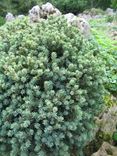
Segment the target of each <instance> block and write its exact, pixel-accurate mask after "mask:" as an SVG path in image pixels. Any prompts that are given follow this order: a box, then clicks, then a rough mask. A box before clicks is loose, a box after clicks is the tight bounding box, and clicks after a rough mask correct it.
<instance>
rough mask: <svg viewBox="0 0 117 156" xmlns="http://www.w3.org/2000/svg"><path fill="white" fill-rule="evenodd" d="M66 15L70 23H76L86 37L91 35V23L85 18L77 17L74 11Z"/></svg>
mask: <svg viewBox="0 0 117 156" xmlns="http://www.w3.org/2000/svg"><path fill="white" fill-rule="evenodd" d="M64 17H65V18H66V19H67V23H68V25H74V26H76V27H78V29H79V30H80V32H81V33H82V34H83V35H84V36H85V37H89V36H90V25H89V23H88V22H87V21H86V20H85V19H84V18H80V17H77V16H75V15H74V14H72V13H68V14H66V15H64Z"/></svg>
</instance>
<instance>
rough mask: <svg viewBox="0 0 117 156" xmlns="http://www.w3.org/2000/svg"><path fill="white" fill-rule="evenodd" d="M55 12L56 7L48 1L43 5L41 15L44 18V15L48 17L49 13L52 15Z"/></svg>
mask: <svg viewBox="0 0 117 156" xmlns="http://www.w3.org/2000/svg"><path fill="white" fill-rule="evenodd" d="M54 13H55V7H54V6H53V5H52V4H51V3H49V2H47V3H46V4H43V5H42V6H41V17H42V18H44V17H47V16H48V15H52V14H54Z"/></svg>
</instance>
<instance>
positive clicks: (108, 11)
mask: <svg viewBox="0 0 117 156" xmlns="http://www.w3.org/2000/svg"><path fill="white" fill-rule="evenodd" d="M106 13H107V14H108V15H114V10H113V9H111V8H107V9H106Z"/></svg>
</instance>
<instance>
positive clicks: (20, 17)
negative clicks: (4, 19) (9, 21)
mask: <svg viewBox="0 0 117 156" xmlns="http://www.w3.org/2000/svg"><path fill="white" fill-rule="evenodd" d="M24 17H25V16H24V15H18V16H17V18H18V19H23V18H24Z"/></svg>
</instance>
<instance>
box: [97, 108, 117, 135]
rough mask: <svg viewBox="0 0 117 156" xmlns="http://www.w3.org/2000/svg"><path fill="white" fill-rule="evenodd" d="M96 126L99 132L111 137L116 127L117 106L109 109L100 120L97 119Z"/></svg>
mask: <svg viewBox="0 0 117 156" xmlns="http://www.w3.org/2000/svg"><path fill="white" fill-rule="evenodd" d="M97 124H98V125H99V130H100V131H101V132H103V133H105V134H108V135H110V136H112V135H113V133H114V132H115V131H116V126H117V106H113V107H111V108H109V109H108V110H107V111H106V112H105V113H104V114H103V115H102V117H101V118H98V119H97Z"/></svg>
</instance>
